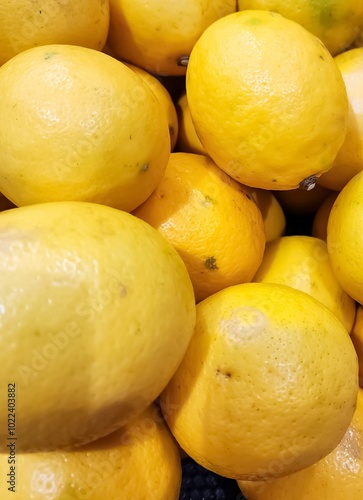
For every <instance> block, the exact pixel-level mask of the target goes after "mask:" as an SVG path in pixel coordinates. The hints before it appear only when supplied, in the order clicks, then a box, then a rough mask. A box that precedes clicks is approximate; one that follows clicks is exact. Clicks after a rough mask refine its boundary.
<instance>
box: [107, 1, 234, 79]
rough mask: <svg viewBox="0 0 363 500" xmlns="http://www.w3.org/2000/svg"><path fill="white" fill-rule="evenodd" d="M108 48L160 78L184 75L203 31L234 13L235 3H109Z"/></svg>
mask: <svg viewBox="0 0 363 500" xmlns="http://www.w3.org/2000/svg"><path fill="white" fill-rule="evenodd" d="M110 8H111V19H110V30H109V35H108V41H107V44H108V46H109V47H110V48H111V50H112V51H113V52H114V53H115V54H116V56H117V57H119V58H121V59H123V60H125V61H128V62H131V63H133V64H136V65H137V66H140V67H142V68H144V69H146V70H147V71H150V72H151V73H156V74H159V75H184V74H185V71H186V66H185V65H182V64H180V61H181V58H183V57H188V56H189V54H190V52H191V50H192V48H193V46H194V44H195V42H196V41H197V40H198V38H199V37H200V35H201V34H202V33H203V31H204V30H205V29H206V28H207V27H208V26H210V25H211V24H213V23H214V22H215V21H216V20H217V19H219V18H221V17H223V16H226V15H228V14H231V13H232V12H235V11H236V2H235V0H169V1H167V2H165V1H163V0H154V1H153V2H144V1H143V0H110Z"/></svg>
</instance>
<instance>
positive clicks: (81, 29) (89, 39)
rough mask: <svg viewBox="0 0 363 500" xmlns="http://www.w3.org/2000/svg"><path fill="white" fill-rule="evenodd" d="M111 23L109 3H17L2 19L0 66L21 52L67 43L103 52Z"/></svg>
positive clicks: (42, 0) (50, 0) (5, 7)
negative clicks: (40, 46) (37, 47)
mask: <svg viewBox="0 0 363 500" xmlns="http://www.w3.org/2000/svg"><path fill="white" fill-rule="evenodd" d="M109 21H110V8H109V1H108V0H87V2H85V1H84V0H72V1H69V0H65V1H64V0H63V1H59V0H36V1H29V0H16V2H11V1H10V2H6V4H4V2H3V3H2V7H1V15H0V66H1V65H2V64H4V63H5V62H6V61H8V60H9V59H11V58H12V57H14V56H15V55H17V54H18V53H19V52H23V51H24V50H27V49H30V48H32V47H36V46H39V45H49V44H54V43H64V44H69V45H80V46H82V47H89V48H90V49H97V50H102V48H103V46H104V45H105V43H106V38H107V33H108V27H109Z"/></svg>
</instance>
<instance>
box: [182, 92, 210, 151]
mask: <svg viewBox="0 0 363 500" xmlns="http://www.w3.org/2000/svg"><path fill="white" fill-rule="evenodd" d="M176 110H177V113H178V120H179V135H178V150H179V151H182V152H184V153H196V154H201V155H207V152H206V150H205V149H204V147H203V145H202V143H201V142H200V140H199V137H198V136H197V133H196V131H195V128H194V124H193V122H192V117H191V116H190V111H189V106H188V99H187V95H186V94H185V93H183V94H182V95H181V97H180V98H179V99H178V102H177V104H176Z"/></svg>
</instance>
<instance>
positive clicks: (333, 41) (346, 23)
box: [238, 0, 363, 55]
mask: <svg viewBox="0 0 363 500" xmlns="http://www.w3.org/2000/svg"><path fill="white" fill-rule="evenodd" d="M238 9H239V10H243V9H266V10H271V11H275V12H278V13H279V14H282V15H283V16H284V17H286V18H288V19H291V20H292V21H296V22H297V23H299V24H301V25H302V26H304V28H306V29H307V30H309V31H310V32H311V33H313V34H314V35H315V36H317V37H318V38H320V40H321V41H322V42H323V43H324V45H325V46H326V47H327V49H328V50H329V51H330V52H331V53H332V54H333V55H336V54H339V53H340V52H343V51H344V50H346V49H347V48H348V47H349V46H350V45H351V44H352V43H353V41H354V39H355V38H356V36H357V33H358V32H359V27H360V24H361V23H362V21H363V1H362V0H313V1H312V0H294V1H293V2H286V1H284V0H238Z"/></svg>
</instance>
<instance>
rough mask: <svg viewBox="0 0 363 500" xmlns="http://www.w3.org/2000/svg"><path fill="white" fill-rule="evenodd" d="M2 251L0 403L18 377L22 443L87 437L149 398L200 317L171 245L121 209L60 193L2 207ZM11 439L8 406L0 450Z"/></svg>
mask: <svg viewBox="0 0 363 500" xmlns="http://www.w3.org/2000/svg"><path fill="white" fill-rule="evenodd" d="M0 254H1V255H0V257H1V258H0V274H1V287H0V312H1V315H0V405H1V406H2V407H3V408H8V394H10V389H9V386H8V384H9V383H14V384H16V388H15V392H16V436H17V450H18V451H19V452H20V451H22V450H26V451H28V450H41V449H43V450H44V449H47V450H51V449H56V448H58V449H59V448H63V447H69V446H74V445H79V444H83V443H86V442H89V441H91V440H94V439H97V438H99V437H102V436H104V435H106V434H108V433H110V432H112V431H114V430H115V429H117V428H119V427H120V426H121V425H123V424H126V423H128V422H129V421H130V420H131V419H132V418H134V417H135V416H137V415H138V414H139V413H140V412H141V411H143V410H144V409H145V408H146V407H147V406H148V405H150V403H151V402H152V401H153V400H154V399H155V398H156V397H157V396H158V394H159V393H160V392H161V391H162V389H163V388H164V387H165V385H166V384H167V382H168V381H169V379H170V378H171V376H172V375H173V374H174V372H175V370H176V369H177V367H178V365H179V364H180V362H181V360H182V358H183V356H184V353H185V351H186V348H187V346H188V343H189V341H190V338H191V336H192V333H193V328H194V322H195V302H194V294H193V289H192V285H191V282H190V279H189V276H188V273H187V270H186V268H185V266H184V264H183V262H182V260H181V259H180V257H179V255H178V254H177V253H176V251H175V250H174V249H173V248H172V247H171V245H169V243H168V242H167V241H166V240H165V239H164V238H162V237H161V236H160V234H159V233H158V232H157V231H155V229H153V228H152V227H151V226H149V225H148V224H145V223H144V222H143V221H141V220H139V219H137V218H136V217H134V216H132V215H130V214H128V213H126V212H123V211H121V210H116V209H113V208H110V207H106V206H103V205H99V204H93V203H86V202H53V203H47V204H38V205H32V206H28V207H22V208H14V209H13V210H8V211H6V212H1V213H0ZM12 392H13V391H12ZM7 437H9V436H8V412H4V411H3V412H1V413H0V438H1V439H0V441H1V444H0V449H1V451H2V452H5V451H7V448H6V445H7Z"/></svg>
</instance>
